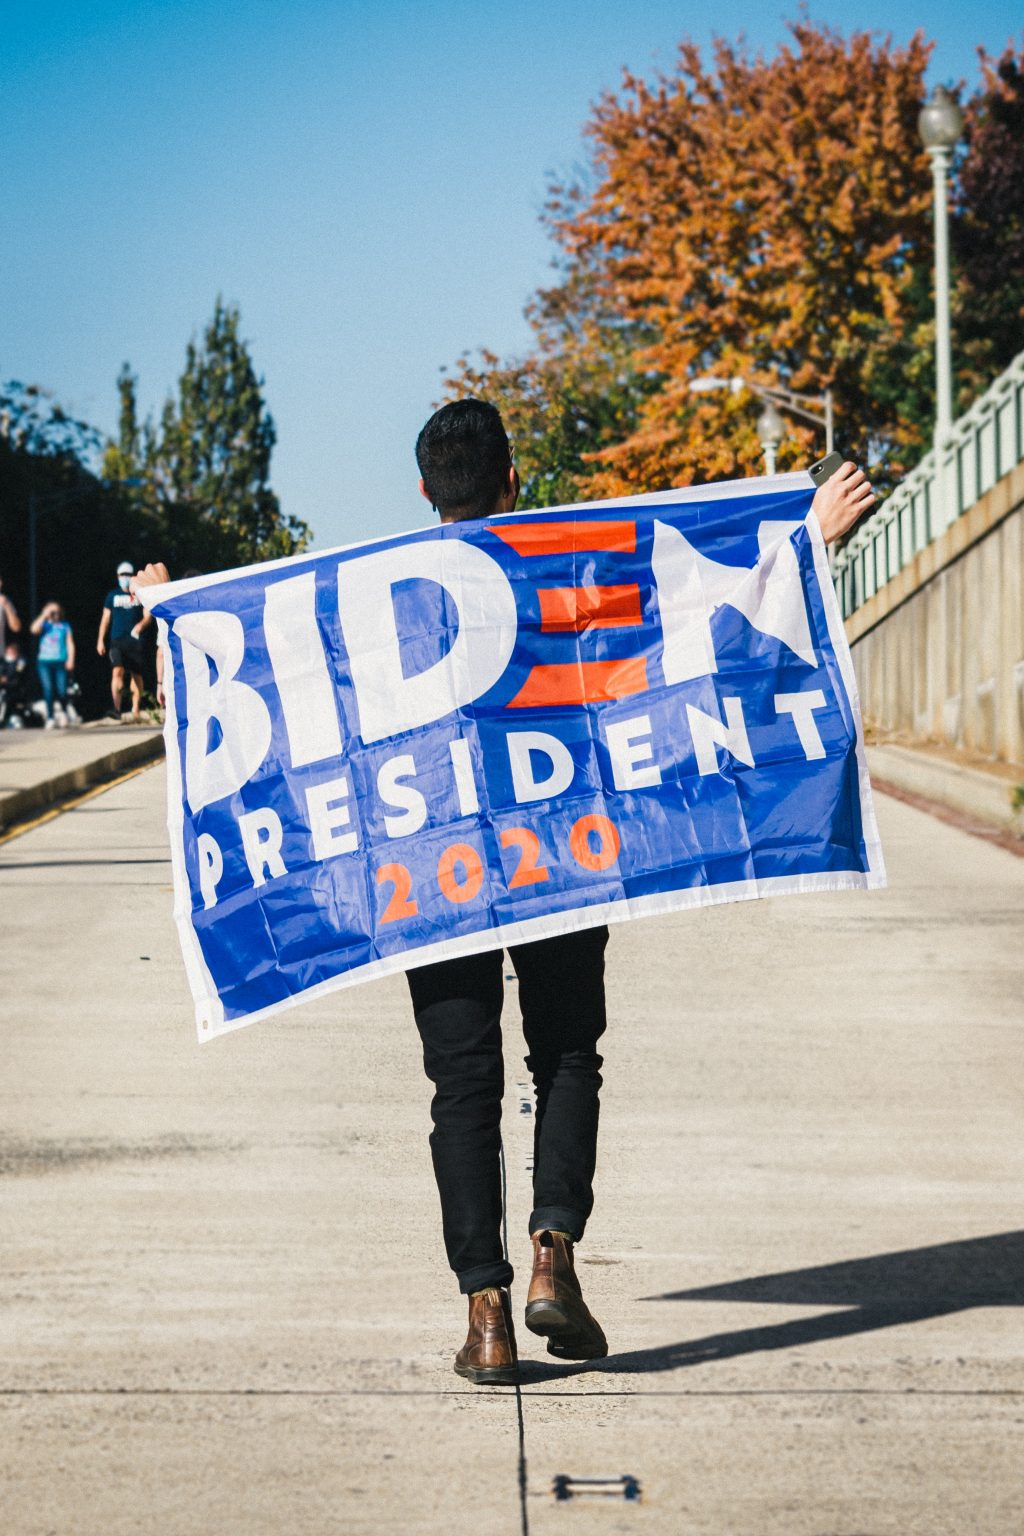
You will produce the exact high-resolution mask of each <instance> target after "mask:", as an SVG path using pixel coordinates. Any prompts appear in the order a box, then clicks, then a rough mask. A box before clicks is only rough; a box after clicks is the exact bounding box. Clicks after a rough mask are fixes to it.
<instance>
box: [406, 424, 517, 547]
mask: <svg viewBox="0 0 1024 1536" xmlns="http://www.w3.org/2000/svg"><path fill="white" fill-rule="evenodd" d="M416 462H417V464H418V465H419V467H420V474H421V475H422V476H423V484H424V487H425V489H426V492H427V495H428V496H429V497H430V500H431V501H432V502H433V504H434V506H435V507H436V508H437V509H438V511H439V512H440V513H441V515H442V517H446V518H449V519H451V520H452V521H454V522H463V521H464V520H465V519H467V518H471V517H489V516H490V514H491V513H492V512H493V511H494V508H495V504H496V502H497V500H498V497H499V496H500V495H501V493H502V491H503V490H504V488H505V485H506V482H507V477H508V470H509V465H510V464H511V462H512V449H511V447H510V446H509V440H508V434H507V433H506V431H505V427H504V423H503V422H502V419H501V412H500V411H499V410H498V409H497V408H496V407H495V406H493V405H488V403H487V401H486V400H475V399H473V398H472V397H469V398H467V399H465V400H453V401H452V402H451V404H449V405H442V407H441V409H440V410H439V411H435V412H434V414H433V416H431V418H430V420H429V421H428V422H427V424H426V426H425V427H424V428H423V430H422V432H421V433H420V435H419V437H418V438H417V439H416Z"/></svg>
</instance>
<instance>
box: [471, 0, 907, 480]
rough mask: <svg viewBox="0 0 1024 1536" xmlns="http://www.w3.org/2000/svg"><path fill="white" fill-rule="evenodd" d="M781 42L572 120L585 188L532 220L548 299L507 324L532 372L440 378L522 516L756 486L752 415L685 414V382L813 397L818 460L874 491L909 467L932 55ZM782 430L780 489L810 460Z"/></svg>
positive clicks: (697, 409)
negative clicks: (742, 383) (830, 429)
mask: <svg viewBox="0 0 1024 1536" xmlns="http://www.w3.org/2000/svg"><path fill="white" fill-rule="evenodd" d="M790 33H791V40H790V42H789V43H787V45H785V46H784V47H782V48H780V50H779V51H778V53H777V54H775V56H774V57H772V58H765V57H764V56H762V55H757V56H754V57H751V56H750V55H749V54H748V53H747V52H746V51H745V50H744V49H743V48H742V47H741V46H733V45H732V44H730V43H727V42H724V41H721V40H718V41H716V42H715V44H714V47H713V52H712V61H711V63H710V65H706V64H705V62H704V61H703V59H702V57H701V54H700V51H699V50H698V49H697V48H696V47H695V46H694V45H692V44H690V43H684V44H683V45H682V46H681V47H680V49H679V54H678V60H677V63H676V66H675V68H674V70H673V71H672V72H671V73H668V74H666V75H663V76H659V77H658V78H656V79H655V80H654V81H651V82H648V81H646V80H643V79H640V78H638V77H636V76H634V75H630V74H626V75H625V76H624V79H623V83H622V87H621V90H620V91H619V92H618V93H608V94H606V95H605V96H603V97H602V98H601V99H600V100H599V102H598V103H597V105H596V106H595V108H594V109H593V113H592V116H591V118H590V121H589V122H588V123H587V125H586V128H585V132H586V135H587V138H588V140H589V143H590V177H589V180H587V181H585V182H583V181H581V182H577V183H574V184H570V185H565V186H558V187H555V188H553V189H552V193H551V199H550V202H549V205H548V210H547V215H546V217H547V222H548V225H549V228H550V230H551V233H552V235H553V237H554V239H555V241H556V242H557V244H558V247H559V252H560V258H559V262H560V268H561V282H560V283H559V284H558V285H557V286H556V287H554V288H552V289H549V290H546V291H544V292H542V293H541V294H539V295H538V297H537V299H536V300H535V302H534V304H533V306H532V309H531V311H530V317H531V320H532V323H533V326H534V329H535V332H536V336H537V345H536V347H535V349H534V351H533V352H532V353H531V355H530V356H529V357H527V358H526V359H524V360H521V361H518V362H515V363H511V364H502V363H500V362H499V361H498V360H497V359H496V358H494V357H493V356H492V355H489V354H484V356H483V357H482V359H481V360H480V361H479V362H476V363H474V362H472V361H471V360H470V359H468V358H463V359H461V360H460V364H459V367H458V370H457V372H456V376H455V377H454V378H452V379H449V380H448V381H447V394H448V395H449V396H451V395H459V394H465V393H470V392H473V393H482V394H485V395H487V396H488V398H491V399H494V400H495V402H496V403H497V404H499V405H500V406H501V407H502V408H503V410H504V411H505V413H506V415H507V416H508V417H509V419H510V424H511V426H512V430H513V435H514V436H515V438H516V441H517V456H518V460H519V463H520V473H521V474H522V475H523V478H524V483H525V487H526V492H527V496H528V497H529V498H530V500H531V502H532V504H534V505H543V504H544V503H545V502H547V503H550V502H551V501H553V500H556V499H572V498H573V497H578V496H587V497H590V496H604V495H619V494H623V493H631V492H636V491H640V490H656V489H660V488H663V487H666V486H670V485H683V484H688V483H690V482H691V481H694V480H697V481H712V480H715V479H722V478H727V477H731V476H737V475H744V474H750V473H758V472H760V465H761V463H762V459H761V450H760V446H759V444H758V441H757V435H756V426H755V423H756V418H757V413H758V407H757V403H756V401H754V400H753V398H752V397H751V396H750V394H749V393H746V392H744V393H740V394H730V393H728V392H724V391H723V392H720V393H713V394H696V393H693V392H692V390H691V388H690V385H691V384H692V383H693V381H694V380H695V379H696V378H698V377H700V376H702V375H714V376H716V377H720V378H731V377H734V376H742V377H744V378H746V379H748V380H751V381H753V382H755V383H761V384H764V385H771V384H776V383H777V384H783V385H785V386H787V387H788V388H791V389H794V390H797V391H800V392H804V393H807V394H811V395H820V394H821V393H822V391H823V390H824V389H825V388H826V387H830V388H831V389H832V390H833V393H834V396H835V402H836V428H837V442H838V445H839V446H841V447H842V448H843V450H844V451H845V452H847V453H849V454H851V455H852V456H854V457H856V458H858V459H860V460H861V461H863V462H865V463H867V464H869V465H870V466H871V468H872V470H873V472H874V473H875V474H876V476H878V477H879V478H880V479H881V480H882V481H883V483H884V481H886V480H891V479H892V478H893V477H894V476H895V475H897V474H898V473H899V472H900V471H901V470H902V469H903V468H904V467H906V465H907V464H908V463H911V462H913V461H914V460H915V459H916V458H917V457H918V456H919V454H920V452H921V450H922V448H923V446H924V445H925V436H926V433H925V430H924V429H923V427H922V425H921V422H922V421H923V420H925V419H926V418H927V414H928V412H927V409H926V408H923V407H922V402H921V400H920V398H912V397H914V396H915V392H916V394H917V395H918V396H920V394H921V392H922V391H925V392H926V391H927V388H928V381H927V378H926V377H925V376H924V375H923V371H922V370H918V372H917V374H915V370H914V366H913V364H914V360H915V357H916V356H917V355H918V354H919V353H920V350H921V341H922V334H921V331H922V326H926V325H927V321H928V316H929V314H930V307H931V296H930V289H929V282H930V254H931V252H930V246H931V225H930V218H931V213H930V198H931V180H930V176H929V173H928V167H927V161H926V159H925V156H924V152H923V150H922V148H921V145H920V141H919V139H918V135H917V114H918V111H919V109H920V105H921V101H922V99H923V95H924V89H923V74H924V69H925V65H926V63H927V60H928V55H929V51H930V46H931V45H930V44H928V43H927V42H926V41H925V40H924V39H923V37H922V36H921V35H920V34H918V35H917V36H915V37H914V38H913V39H912V40H911V41H910V42H909V43H908V44H907V45H906V46H905V47H894V46H893V45H892V43H891V42H890V41H889V40H885V41H878V40H876V39H875V38H873V37H872V36H871V34H868V33H863V32H862V33H855V34H853V35H852V36H850V37H849V38H844V37H842V36H841V35H840V34H839V33H837V32H835V31H833V30H831V29H829V28H823V27H816V26H813V25H811V24H810V23H809V22H807V21H800V22H797V23H794V24H792V25H791V26H790ZM926 404H927V402H925V406H926ZM787 428H788V436H787V438H786V441H785V442H784V443H783V445H782V449H781V451H780V455H779V467H780V468H787V467H790V466H794V465H798V464H803V463H807V462H808V460H809V459H810V458H811V457H814V456H817V455H818V454H819V453H820V452H821V451H822V448H823V439H822V435H821V433H820V432H819V433H817V434H816V433H815V432H814V429H813V428H812V427H810V426H806V427H805V426H801V425H800V424H799V423H798V422H797V420H796V419H795V418H788V420H787Z"/></svg>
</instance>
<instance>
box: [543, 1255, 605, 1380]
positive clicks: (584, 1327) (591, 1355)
mask: <svg viewBox="0 0 1024 1536" xmlns="http://www.w3.org/2000/svg"><path fill="white" fill-rule="evenodd" d="M531 1242H532V1243H533V1277H532V1279H531V1280H530V1289H529V1292H528V1294H527V1297H526V1326H527V1328H529V1330H530V1332H531V1333H539V1334H541V1335H542V1336H543V1337H544V1338H546V1339H547V1341H548V1354H549V1355H557V1356H558V1358H559V1359H560V1360H600V1359H602V1358H603V1357H604V1356H605V1355H606V1354H607V1353H608V1340H607V1339H606V1338H605V1336H604V1333H603V1332H602V1330H601V1325H600V1323H598V1322H596V1321H595V1319H594V1318H593V1317H591V1315H590V1312H589V1311H588V1309H587V1304H586V1302H585V1301H584V1300H583V1295H582V1292H581V1291H580V1283H579V1281H578V1280H577V1278H576V1271H575V1269H574V1268H573V1262H572V1238H571V1237H569V1236H568V1235H567V1234H566V1233H565V1232H534V1234H533V1236H532V1238H531Z"/></svg>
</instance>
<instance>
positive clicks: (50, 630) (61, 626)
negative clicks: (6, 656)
mask: <svg viewBox="0 0 1024 1536" xmlns="http://www.w3.org/2000/svg"><path fill="white" fill-rule="evenodd" d="M32 633H33V634H34V635H38V636H39V649H38V651H37V652H36V671H37V672H38V673H39V682H40V684H41V686H42V690H43V700H44V702H45V704H46V729H47V730H52V729H53V727H54V725H66V724H67V715H66V714H65V713H64V704H65V701H66V699H67V696H68V678H69V677H70V676H71V673H72V672H73V671H74V670H75V637H74V635H73V634H72V633H71V625H70V624H69V623H68V621H67V619H65V617H64V610H63V608H62V607H61V605H60V603H47V604H46V605H45V607H44V608H43V610H42V612H41V613H40V615H39V617H38V619H36V621H35V623H34V624H33V625H32ZM54 700H56V701H57V702H58V703H59V705H60V713H59V715H57V717H56V719H55V718H54V708H53V706H54Z"/></svg>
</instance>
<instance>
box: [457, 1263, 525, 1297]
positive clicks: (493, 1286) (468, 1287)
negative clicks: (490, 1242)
mask: <svg viewBox="0 0 1024 1536" xmlns="http://www.w3.org/2000/svg"><path fill="white" fill-rule="evenodd" d="M514 1274H515V1271H514V1270H513V1268H512V1265H511V1264H510V1263H509V1262H508V1260H507V1259H495V1260H494V1262H493V1263H492V1264H476V1265H474V1267H473V1268H472V1269H460V1270H459V1271H458V1281H459V1290H460V1291H461V1292H462V1294H463V1296H469V1295H470V1294H471V1293H472V1292H473V1291H489V1290H503V1289H505V1288H506V1287H507V1286H510V1285H511V1284H512V1279H513V1276H514Z"/></svg>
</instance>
